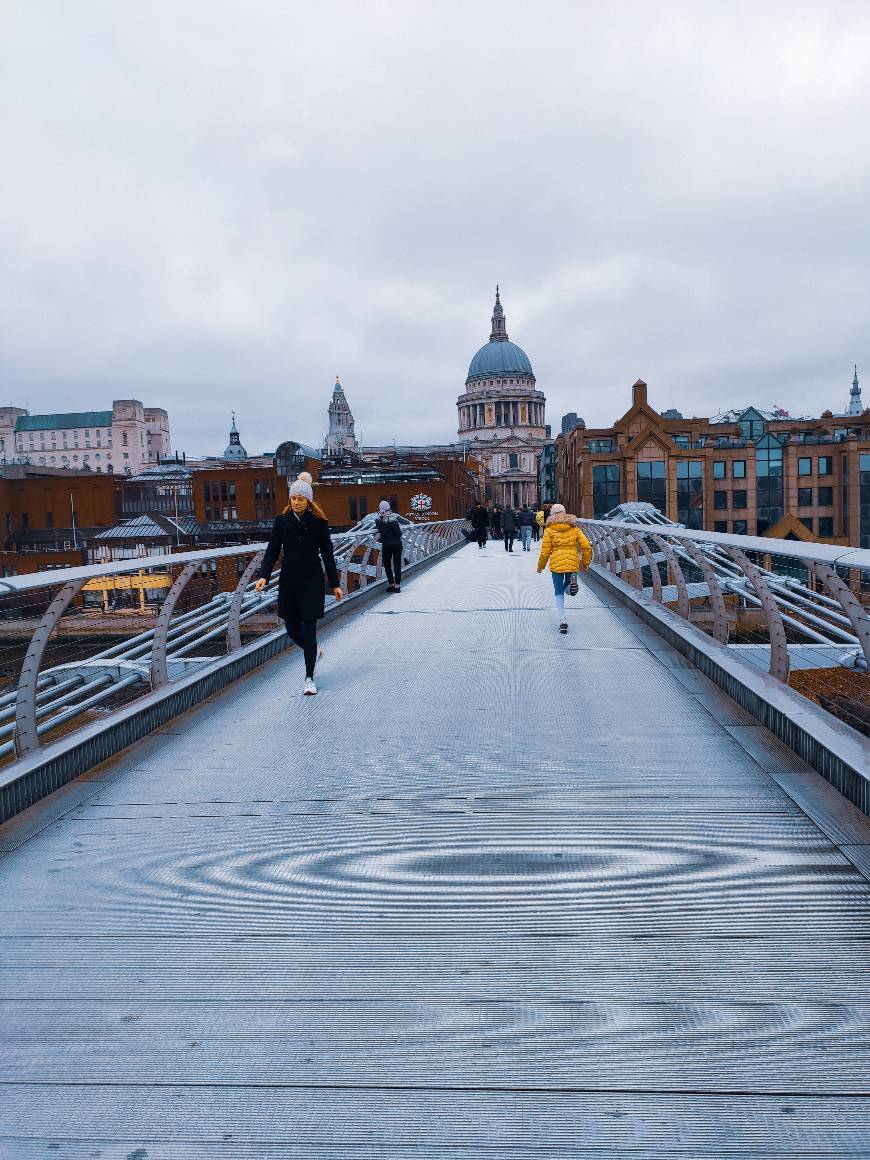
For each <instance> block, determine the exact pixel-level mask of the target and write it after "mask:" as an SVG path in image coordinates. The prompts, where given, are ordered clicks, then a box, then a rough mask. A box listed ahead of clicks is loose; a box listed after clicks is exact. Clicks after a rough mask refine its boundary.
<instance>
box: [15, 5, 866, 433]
mask: <svg viewBox="0 0 870 1160" xmlns="http://www.w3.org/2000/svg"><path fill="white" fill-rule="evenodd" d="M4 14H5V15H4V20H5V25H4V28H3V36H2V44H3V47H2V48H0V53H2V59H0V75H2V78H3V79H2V82H0V83H2V85H3V91H2V94H0V96H2V102H0V107H2V110H3V111H2V112H0V135H2V143H3V156H4V158H6V159H7V161H11V166H9V172H10V173H11V175H12V180H11V181H8V182H7V183H4V187H3V189H2V190H0V208H2V215H0V223H2V224H0V261H2V270H3V278H2V282H0V337H2V348H0V349H2V353H0V382H2V387H3V393H4V394H5V396H6V397H7V400H12V401H18V402H25V403H26V404H27V405H29V406H31V408H32V409H44V410H50V409H61V408H63V407H71V406H72V405H73V404H74V403H75V405H81V406H86V405H87V406H98V405H103V404H105V403H106V401H107V400H109V399H110V398H112V397H121V396H124V395H128V394H135V395H138V396H139V397H141V398H143V399H145V400H146V401H147V402H149V403H154V404H157V405H164V406H166V407H167V408H168V409H169V410H170V412H171V414H172V417H173V430H174V439H175V443H176V445H177V446H178V447H180V448H184V449H187V450H189V451H191V452H205V451H217V450H220V449H221V448H222V447H223V446H224V443H225V441H226V430H227V426H228V417H229V411H230V409H231V408H233V407H235V408H236V410H237V412H238V415H239V423H240V427H241V430H242V435H243V439H244V441H245V443H246V445H247V446H248V448H249V450H260V449H265V448H268V447H271V446H274V444H275V443H276V441H277V439H278V438H279V437H283V436H290V437H298V438H302V439H303V440H306V441H312V442H314V441H317V440H318V439H319V437H320V435H321V434H322V431H323V429H324V426H325V422H326V417H325V408H326V404H327V401H328V397H329V392H330V390H331V384H332V382H333V380H334V375H335V374H336V373H340V374H341V376H342V380H343V382H344V383H345V386H346V391H347V394H348V398H349V401H350V403H351V406H352V407H353V409H354V412H355V415H356V417H357V420H358V422H359V424H360V425H361V427H362V431H363V434H364V436H365V438H366V439H367V440H371V441H378V442H381V441H383V442H388V441H390V440H391V439H392V438H394V437H395V438H397V439H403V440H409V441H411V440H415V441H416V440H419V441H426V440H430V439H439V440H440V439H447V438H450V437H452V436H453V435H454V434H455V399H456V396H457V395H458V394H459V393H460V391H461V389H462V384H463V381H464V377H465V373H466V369H467V364H468V361H469V360H470V358H471V356H472V355H473V353H474V351H475V350H476V349H477V347H478V346H480V345H481V344H482V343H483V342H484V341H485V340H486V337H487V334H488V318H489V312H490V308H491V304H492V291H493V288H494V283H495V282H496V281H499V282H500V283H501V284H502V287H503V291H504V296H503V300H504V304H505V309H506V311H507V316H508V328H509V331H510V334H511V337H512V338H513V339H514V340H515V341H517V342H519V343H520V344H521V345H522V346H523V347H524V348H525V349H526V350H527V352H528V353H529V355H530V357H531V359H532V362H533V365H534V367H535V370H536V373H537V375H538V378H539V386H540V387H541V389H542V390H544V392H545V393H546V394H547V396H548V414H549V418H550V420H551V422H552V423H553V424H554V426H555V425H557V423H558V419H559V416H560V415H561V414H562V413H563V412H564V411H567V410H577V411H579V412H580V413H581V414H583V415H584V416H585V417H586V419H587V421H588V422H589V423H590V424H605V423H609V422H610V421H612V419H614V418H615V417H616V416H617V415H618V414H619V413H620V412H621V410H623V409H624V407H625V406H626V404H627V399H628V393H629V391H628V389H629V386H630V383H631V382H632V381H633V380H634V379H635V378H637V377H638V376H639V375H640V376H642V377H643V378H645V379H646V380H647V381H648V382H649V383H650V390H651V399H652V401H653V402H654V403H656V404H658V405H661V406H662V407H664V406H677V407H679V408H680V409H681V410H683V411H684V412H685V413H687V414H691V413H709V412H711V411H715V410H716V409H718V408H724V407H728V406H734V405H739V404H741V403H744V402H747V401H750V400H753V401H756V402H757V403H759V404H761V405H767V404H769V403H770V402H773V401H776V402H778V403H781V404H782V405H785V406H788V407H790V409H792V410H793V411H796V412H800V411H804V412H819V411H821V410H822V409H824V408H825V407H828V406H833V407H835V408H836V407H838V406H843V405H845V402H846V398H847V396H848V382H849V379H850V378H851V364H852V362H853V361H857V362H858V363H859V365H861V364H864V363H865V362H866V363H868V365H870V352H868V348H867V332H868V327H867V293H866V288H865V284H866V270H867V269H868V264H870V263H868V257H870V239H868V227H867V214H866V205H867V204H868V186H870V154H868V151H867V149H866V147H865V146H866V128H865V126H866V125H867V124H868V123H870V81H868V77H870V12H868V11H867V8H866V5H865V4H863V3H858V2H856V3H834V4H828V5H824V6H820V5H817V4H814V3H801V2H793V3H780V2H769V3H766V4H765V5H762V6H758V5H757V4H749V3H734V4H729V5H722V4H719V3H697V2H694V3H686V2H675V3H671V4H668V5H649V4H645V3H607V4H604V3H586V4H583V5H577V4H575V3H561V2H555V0H554V2H551V3H546V4H544V5H539V6H535V7H534V8H532V7H531V6H529V5H527V4H520V3H516V2H513V0H511V2H503V3H502V4H500V5H499V6H498V7H497V8H495V9H494V8H493V6H492V5H490V4H485V3H462V4H460V3H438V4H415V5H407V4H400V3H398V2H382V3H375V2H372V3H367V4H363V5H357V4H351V3H350V2H347V3H327V4H322V5H318V6H317V7H316V9H315V8H313V7H312V6H309V5H302V4H295V3H292V4H289V5H288V4H281V3H278V2H277V0H276V2H274V3H265V2H259V3H249V4H246V5H244V6H240V5H236V4H230V3H225V4H221V3H207V4H206V3H199V2H196V3H194V2H187V3H172V4H170V3H164V2H157V3H151V4H148V5H141V4H135V3H132V2H120V3H119V2H115V0H113V2H111V3H109V2H99V3H98V2H87V0H83V2H82V3H79V4H76V5H75V6H69V5H66V4H63V3H48V2H42V0H19V2H12V3H9V4H7V5H6V6H5V8H4Z"/></svg>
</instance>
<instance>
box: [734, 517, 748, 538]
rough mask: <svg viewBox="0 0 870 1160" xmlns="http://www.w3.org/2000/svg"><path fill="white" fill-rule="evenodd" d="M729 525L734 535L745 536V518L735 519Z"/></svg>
mask: <svg viewBox="0 0 870 1160" xmlns="http://www.w3.org/2000/svg"><path fill="white" fill-rule="evenodd" d="M731 526H732V528H733V530H734V535H735V536H745V535H746V526H747V525H746V520H735V521H734V523H733V524H732V525H731Z"/></svg>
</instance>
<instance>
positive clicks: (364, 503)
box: [359, 495, 369, 519]
mask: <svg viewBox="0 0 870 1160" xmlns="http://www.w3.org/2000/svg"><path fill="white" fill-rule="evenodd" d="M368 514H369V501H368V496H365V495H361V496H360V497H359V517H360V519H362V518H363V516H367V515H368Z"/></svg>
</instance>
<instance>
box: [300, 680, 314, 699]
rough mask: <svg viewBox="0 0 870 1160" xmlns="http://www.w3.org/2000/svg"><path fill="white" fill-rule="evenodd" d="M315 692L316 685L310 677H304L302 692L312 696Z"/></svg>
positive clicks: (304, 694) (306, 695)
mask: <svg viewBox="0 0 870 1160" xmlns="http://www.w3.org/2000/svg"><path fill="white" fill-rule="evenodd" d="M316 692H317V685H315V683H314V681H312V679H311V677H306V678H305V685H304V687H303V689H302V694H303V696H305V697H313V696H314V694H315V693H316Z"/></svg>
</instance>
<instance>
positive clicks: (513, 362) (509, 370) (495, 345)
mask: <svg viewBox="0 0 870 1160" xmlns="http://www.w3.org/2000/svg"><path fill="white" fill-rule="evenodd" d="M505 375H526V376H528V377H530V378H532V379H533V378H534V377H535V373H534V371H533V370H532V364H531V363H530V362H529V356H528V355H527V354H526V352H525V351H524V350H523V349H522V347H519V346H517V344H516V343H515V342H511V341H510V339H509V338H508V333H507V324H506V322H505V317H504V310H503V308H502V304H501V298H500V297H499V293H498V286H496V288H495V306H494V307H493V310H492V331H491V332H490V336H489V342H488V343H487V344H486V346H482V347H481V348H480V350H479V351H478V352H477V354H476V355H475V356H474V358H473V359H472V360H471V365H470V366H469V368H468V378H467V379H466V380H465V382H466V385H467V384H468V383H472V382H474V381H475V380H477V379H489V378H503V377H504V376H505Z"/></svg>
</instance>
